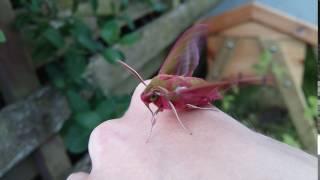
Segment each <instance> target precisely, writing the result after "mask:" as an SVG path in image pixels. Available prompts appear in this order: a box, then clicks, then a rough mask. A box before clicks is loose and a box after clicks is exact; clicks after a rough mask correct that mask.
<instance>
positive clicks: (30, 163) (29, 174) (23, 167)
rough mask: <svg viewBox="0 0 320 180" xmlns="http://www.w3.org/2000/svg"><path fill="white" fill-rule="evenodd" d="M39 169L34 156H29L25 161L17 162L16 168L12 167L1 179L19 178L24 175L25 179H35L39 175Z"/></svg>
mask: <svg viewBox="0 0 320 180" xmlns="http://www.w3.org/2000/svg"><path fill="white" fill-rule="evenodd" d="M38 174H39V173H38V170H37V167H36V164H35V163H34V160H33V158H32V156H28V157H27V158H25V159H24V160H23V161H21V162H19V163H17V164H16V165H15V167H14V168H12V169H10V170H9V171H8V172H6V174H5V175H4V176H3V177H1V176H0V178H1V180H17V179H21V177H23V179H24V180H28V179H34V178H35V177H36V176H38Z"/></svg>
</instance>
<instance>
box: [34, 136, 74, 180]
mask: <svg viewBox="0 0 320 180" xmlns="http://www.w3.org/2000/svg"><path fill="white" fill-rule="evenodd" d="M34 154H35V159H36V163H37V165H38V167H39V169H40V174H41V176H42V178H44V179H51V180H60V176H61V175H63V174H64V173H65V171H67V170H68V169H69V168H70V167H71V162H70V161H69V157H68V156H67V153H66V150H65V148H64V143H63V140H62V138H61V137H60V136H54V137H52V138H50V139H48V140H47V141H46V142H45V144H43V145H42V146H41V147H40V148H38V149H37V150H36V151H35V153H34Z"/></svg>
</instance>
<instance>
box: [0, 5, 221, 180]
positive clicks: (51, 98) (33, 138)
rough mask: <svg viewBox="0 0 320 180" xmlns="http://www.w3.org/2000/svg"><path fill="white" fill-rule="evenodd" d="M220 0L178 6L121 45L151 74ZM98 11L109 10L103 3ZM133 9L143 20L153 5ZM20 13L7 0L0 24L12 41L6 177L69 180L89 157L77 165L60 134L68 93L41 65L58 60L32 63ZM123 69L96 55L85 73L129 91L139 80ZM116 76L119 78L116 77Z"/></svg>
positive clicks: (2, 85)
mask: <svg viewBox="0 0 320 180" xmlns="http://www.w3.org/2000/svg"><path fill="white" fill-rule="evenodd" d="M217 2H218V0H198V1H192V0H190V1H185V2H183V3H182V4H180V5H178V6H172V9H171V10H170V11H168V12H167V13H165V14H163V15H161V16H160V17H158V18H157V19H155V20H153V21H151V22H149V23H148V24H147V25H144V26H143V27H142V28H140V29H139V31H140V32H141V33H142V38H141V40H140V41H139V42H137V43H136V44H135V45H134V46H131V47H128V46H120V45H119V46H117V47H118V48H119V49H120V50H122V51H123V52H124V54H125V55H126V57H128V59H127V62H128V63H129V64H131V65H132V66H133V67H134V68H136V69H137V70H138V71H139V72H142V75H143V76H145V77H150V76H151V75H152V74H153V73H154V72H155V71H156V70H157V69H158V67H159V65H160V64H161V61H162V59H163V55H164V54H165V52H166V49H167V48H168V47H169V46H170V44H171V43H172V42H173V41H174V40H175V38H176V37H177V35H178V34H179V33H181V32H182V31H183V30H184V29H185V28H187V27H188V26H190V25H191V24H192V23H194V21H196V20H197V19H198V18H199V17H200V16H201V15H202V14H204V13H205V12H206V11H208V10H209V9H211V8H213V6H214V5H215V4H216V3H217ZM83 9H84V10H83V14H85V15H87V16H89V15H90V13H88V12H86V11H85V9H86V8H85V4H84V5H83ZM98 13H102V14H103V13H105V12H104V11H103V8H102V9H101V10H99V11H98ZM127 13H128V14H129V15H130V16H131V17H132V18H133V19H135V20H137V19H139V18H142V17H144V16H146V15H148V14H150V13H153V10H152V9H151V7H149V6H148V5H146V4H142V3H138V2H136V3H133V4H131V5H129V9H128V10H127ZM14 17H15V10H14V9H13V8H12V6H11V3H10V1H9V0H1V1H0V29H1V30H3V31H4V33H5V35H6V38H7V41H6V43H4V44H0V90H1V94H0V101H3V102H4V104H5V106H4V107H2V109H1V111H0V154H1V159H0V178H1V179H5V180H9V179H15V180H16V179H24V180H29V179H34V178H35V177H39V176H40V177H42V179H65V178H66V176H67V174H69V173H70V172H73V171H78V170H82V171H87V172H88V171H90V159H89V156H88V155H85V156H84V157H83V158H82V159H81V160H80V161H78V162H76V163H75V164H71V162H70V159H69V157H68V155H67V153H66V149H65V147H64V144H63V142H62V139H61V137H60V135H59V130H60V129H61V127H62V125H63V123H64V122H65V121H66V120H67V119H68V117H69V115H70V110H69V108H68V103H67V101H66V99H65V97H64V96H63V95H61V94H60V93H59V92H58V91H57V90H55V89H53V88H52V87H45V86H43V85H41V83H40V80H39V76H38V75H37V73H36V71H37V69H39V68H41V67H42V66H43V65H45V64H46V63H49V62H51V61H54V60H55V59H54V58H52V59H49V60H48V61H46V62H44V63H43V62H42V63H41V64H39V63H37V64H34V63H32V61H31V59H30V56H29V53H28V52H27V51H26V48H25V47H24V46H23V42H22V41H21V38H20V36H19V33H18V32H16V31H14V30H13V29H12V28H11V27H10V24H11V23H12V22H13V21H14ZM123 25H124V24H123ZM154 42H156V43H154ZM121 72H122V71H121V70H119V69H117V68H115V67H110V65H109V64H107V62H105V61H104V60H102V59H101V57H99V56H97V55H95V56H93V57H91V61H90V64H89V65H88V68H87V70H86V73H85V75H86V78H87V79H88V81H91V82H94V83H95V84H96V85H98V86H100V87H102V89H103V90H105V91H107V90H111V91H115V92H117V93H128V92H130V91H132V89H133V88H134V86H135V85H136V84H137V82H136V81H134V80H132V79H131V77H129V75H125V74H121ZM111 77H119V78H117V81H114V80H112V78H111ZM106 82H107V83H106ZM120 87H121V88H120ZM0 104H1V103H0Z"/></svg>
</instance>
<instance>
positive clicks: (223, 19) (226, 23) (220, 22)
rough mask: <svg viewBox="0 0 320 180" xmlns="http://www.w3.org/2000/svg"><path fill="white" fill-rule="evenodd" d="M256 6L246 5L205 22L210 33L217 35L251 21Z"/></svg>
mask: <svg viewBox="0 0 320 180" xmlns="http://www.w3.org/2000/svg"><path fill="white" fill-rule="evenodd" d="M253 8H254V6H252V5H251V4H250V5H245V6H241V7H239V8H236V9H233V10H230V11H227V12H225V13H223V14H221V15H218V16H214V17H209V18H207V19H205V20H203V23H205V24H208V26H209V33H211V34H216V33H219V32H220V31H223V30H225V29H228V28H231V27H233V26H236V25H239V24H241V23H244V22H248V21H250V17H251V15H252V11H253Z"/></svg>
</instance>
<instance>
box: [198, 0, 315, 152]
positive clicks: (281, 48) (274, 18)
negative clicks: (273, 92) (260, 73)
mask: <svg viewBox="0 0 320 180" xmlns="http://www.w3.org/2000/svg"><path fill="white" fill-rule="evenodd" d="M287 3H293V2H287ZM222 6H223V5H222ZM204 22H205V23H207V24H209V29H210V30H209V34H210V35H209V39H208V52H209V54H210V55H211V56H210V57H209V59H208V64H209V66H208V68H209V69H208V72H209V73H208V76H207V79H209V80H215V79H218V78H227V77H229V76H234V75H237V74H239V73H242V74H244V75H249V76H250V75H256V71H255V69H254V68H253V65H255V64H257V63H258V62H259V59H260V56H261V54H262V53H263V52H264V51H269V52H270V54H272V57H271V58H272V64H273V66H277V68H278V69H280V68H281V75H280V74H274V77H275V80H276V86H277V87H278V89H279V91H280V93H281V95H282V97H283V100H284V103H285V105H286V106H287V108H288V111H289V114H290V117H291V119H292V122H293V124H294V126H295V128H296V129H297V132H298V135H299V137H300V140H301V142H302V144H303V145H304V147H305V148H306V149H307V150H308V151H309V152H310V153H315V152H316V128H315V125H314V122H313V121H311V120H310V119H307V118H306V117H305V115H304V111H305V108H306V101H305V97H304V95H303V92H302V88H301V85H302V77H303V71H304V64H303V60H304V57H305V51H306V45H307V44H310V45H313V46H316V45H317V39H318V38H317V37H318V34H317V33H318V31H317V27H316V26H315V25H313V24H310V23H307V22H304V21H300V20H297V19H295V18H293V17H291V16H289V15H287V14H286V13H284V12H281V11H279V10H275V9H273V8H270V7H268V6H266V5H264V4H261V3H259V2H251V3H249V4H246V5H244V6H240V7H237V8H233V9H225V10H224V12H222V13H220V14H219V15H215V16H209V17H207V18H206V19H205V20H204Z"/></svg>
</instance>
